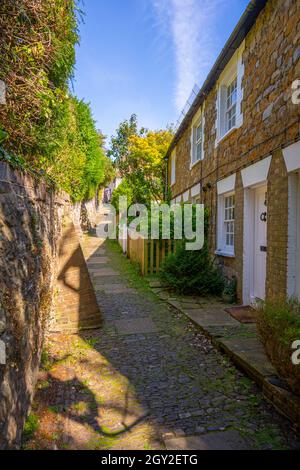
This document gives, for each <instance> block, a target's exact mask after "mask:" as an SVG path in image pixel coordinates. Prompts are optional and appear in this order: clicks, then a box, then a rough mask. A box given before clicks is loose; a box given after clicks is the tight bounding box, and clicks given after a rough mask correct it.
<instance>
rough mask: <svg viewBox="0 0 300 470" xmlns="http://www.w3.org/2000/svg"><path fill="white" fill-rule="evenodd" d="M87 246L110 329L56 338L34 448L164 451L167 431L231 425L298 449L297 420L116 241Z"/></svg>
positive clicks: (263, 443)
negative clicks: (146, 280) (143, 276)
mask: <svg viewBox="0 0 300 470" xmlns="http://www.w3.org/2000/svg"><path fill="white" fill-rule="evenodd" d="M83 248H84V251H85V255H86V258H87V260H88V266H89V269H90V272H91V276H92V279H93V283H94V286H95V290H96V293H97V298H98V301H99V304H100V308H101V312H102V314H103V317H104V324H103V328H102V329H101V330H97V331H91V332H85V333H82V334H80V335H75V336H71V337H66V336H62V335H54V336H52V337H51V338H50V340H49V345H48V349H49V358H46V360H45V361H44V369H46V370H44V371H42V372H41V379H40V382H39V388H38V392H37V395H36V399H35V404H34V411H33V413H34V414H35V415H36V416H37V417H38V421H39V429H38V431H37V432H36V433H35V436H34V437H31V438H30V437H28V438H27V440H26V441H25V444H24V446H25V447H26V448H61V449H63V448H67V449H105V448H106V449H163V448H164V445H163V439H162V436H164V437H165V438H168V437H172V436H182V435H187V436H189V435H201V434H203V433H207V432H215V431H224V430H227V429H235V430H238V431H239V432H240V434H241V435H242V436H243V437H244V438H245V439H246V442H247V443H248V446H249V448H258V449H281V448H300V446H299V441H298V440H297V437H296V435H295V434H294V432H293V431H292V429H291V425H290V424H289V422H288V421H286V420H285V419H284V418H282V417H281V416H279V415H278V414H277V412H276V411H275V410H274V409H273V408H272V407H271V406H270V405H269V404H268V403H267V402H265V401H264V399H263V397H262V395H261V393H260V391H259V390H258V389H257V387H256V386H255V385H254V384H253V383H252V382H251V381H250V380H249V379H248V378H246V377H245V376H244V375H243V374H242V373H240V372H239V371H238V370H237V369H236V368H235V367H234V366H233V365H232V364H231V363H230V362H229V361H228V360H227V358H226V357H225V356H223V355H222V354H220V353H219V352H217V351H215V350H214V349H213V347H212V346H211V344H210V342H209V341H208V340H207V339H206V338H205V337H204V336H203V335H202V334H201V333H199V331H198V330H197V329H196V327H195V326H194V325H193V324H192V323H190V322H189V321H188V319H187V318H186V317H184V316H182V315H181V314H179V313H178V312H177V311H176V310H175V309H172V308H171V307H170V308H168V307H167V306H166V304H164V303H162V302H161V301H159V300H158V299H157V298H156V297H155V296H154V295H153V294H152V293H151V292H150V291H148V289H147V288H146V287H145V285H144V284H143V282H142V281H141V280H139V278H138V276H137V275H136V274H135V271H134V269H133V268H132V267H131V265H129V262H128V261H127V260H126V259H125V258H124V257H123V256H122V255H121V254H120V253H119V251H118V249H117V248H116V245H115V244H113V243H112V242H109V243H106V244H105V245H103V246H101V245H100V241H99V240H98V239H97V238H94V237H87V238H86V239H85V241H84V244H83ZM104 273H105V275H104ZM113 286H115V289H114V287H113Z"/></svg>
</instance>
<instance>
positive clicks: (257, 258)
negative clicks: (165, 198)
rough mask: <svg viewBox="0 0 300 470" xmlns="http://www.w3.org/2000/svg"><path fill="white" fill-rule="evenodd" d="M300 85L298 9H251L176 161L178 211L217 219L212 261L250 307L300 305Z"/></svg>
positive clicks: (281, 4)
mask: <svg viewBox="0 0 300 470" xmlns="http://www.w3.org/2000/svg"><path fill="white" fill-rule="evenodd" d="M297 80H300V2H299V0H253V1H251V2H250V4H249V6H248V7H247V9H246V11H245V12H244V14H243V16H242V17H241V19H240V21H239V23H238V24H237V26H236V28H235V29H234V31H233V33H232V34H231V36H230V38H229V40H228V41H227V43H226V45H225V47H224V48H223V50H222V52H221V54H220V55H219V57H218V59H217V61H216V63H215V65H214V66H213V68H212V70H211V72H210V73H209V75H208V77H207V79H206V81H205V83H204V84H203V86H202V88H201V90H200V91H199V93H198V95H197V97H196V98H195V100H194V102H193V104H192V106H191V107H190V109H189V111H188V112H187V114H186V115H185V117H184V119H183V121H182V122H181V124H180V126H179V128H178V130H177V132H176V135H175V137H174V139H173V141H172V143H171V146H170V148H169V150H168V154H167V161H168V187H169V189H170V191H171V195H172V196H171V198H172V202H175V201H176V202H184V201H193V202H201V203H204V204H205V206H206V207H208V208H209V209H210V227H209V241H210V247H211V251H212V254H213V255H214V256H216V258H217V260H218V262H219V263H220V264H222V265H223V266H224V269H225V272H226V273H227V275H228V276H231V275H235V276H236V277H237V279H238V297H239V301H240V302H243V303H244V304H249V303H251V302H253V301H254V300H255V299H257V298H258V299H265V298H274V297H286V296H292V295H297V296H298V297H299V298H300V104H299V103H300V100H299V96H300V92H299V90H298V93H297V86H298V83H300V82H297ZM298 88H299V87H298ZM297 98H298V99H297Z"/></svg>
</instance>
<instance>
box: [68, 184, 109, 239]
mask: <svg viewBox="0 0 300 470" xmlns="http://www.w3.org/2000/svg"><path fill="white" fill-rule="evenodd" d="M102 206H103V204H102V192H100V193H99V195H98V196H97V197H95V198H93V199H91V200H90V201H86V202H77V203H75V204H74V205H73V210H72V214H73V215H72V218H73V222H74V225H75V228H76V230H77V232H78V233H82V232H87V231H88V230H90V229H92V228H95V227H96V225H97V223H98V221H99V214H100V212H101V209H102Z"/></svg>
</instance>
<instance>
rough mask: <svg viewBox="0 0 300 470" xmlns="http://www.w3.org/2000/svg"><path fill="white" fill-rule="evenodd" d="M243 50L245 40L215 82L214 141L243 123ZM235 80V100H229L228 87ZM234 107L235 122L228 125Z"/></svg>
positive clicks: (217, 141)
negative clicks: (215, 113) (215, 112)
mask: <svg viewBox="0 0 300 470" xmlns="http://www.w3.org/2000/svg"><path fill="white" fill-rule="evenodd" d="M244 50H245V41H243V43H242V45H241V46H240V47H239V49H238V50H237V51H236V52H235V54H234V55H233V57H232V58H231V60H230V61H229V63H228V64H227V66H226V67H225V69H224V70H223V72H222V73H221V75H220V77H219V79H218V82H217V100H216V109H217V116H216V142H215V146H216V147H217V146H218V144H219V142H220V141H221V140H222V139H224V138H225V137H226V136H227V135H229V134H230V133H231V132H233V131H234V130H235V129H238V128H239V127H241V126H242V124H243V113H242V100H243V87H242V81H243V77H244V64H243V52H244ZM235 81H236V91H235V93H234V95H233V96H234V97H235V101H233V102H231V100H230V99H229V98H230V97H232V93H230V88H231V87H232V84H233V83H235ZM229 93H230V94H229ZM233 109H235V123H234V124H233V125H230V126H229V121H228V115H229V113H230V111H232V110H233Z"/></svg>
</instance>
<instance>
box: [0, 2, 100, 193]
mask: <svg viewBox="0 0 300 470" xmlns="http://www.w3.org/2000/svg"><path fill="white" fill-rule="evenodd" d="M81 15H82V12H81V11H80V9H79V7H78V4H77V1H76V0H1V3H0V31H1V36H0V57H1V68H0V80H2V81H3V82H4V83H5V85H6V104H5V105H0V131H1V134H0V136H1V135H2V143H1V146H2V147H3V151H2V158H3V155H4V154H6V155H8V154H10V155H12V154H13V155H18V158H19V159H20V161H24V162H26V164H27V165H28V166H30V167H31V168H33V169H35V170H36V171H37V172H41V171H42V172H43V173H44V174H45V175H46V176H47V177H49V178H50V179H51V180H53V181H54V182H55V183H56V185H57V186H58V187H59V188H61V189H63V190H65V191H67V192H68V193H69V194H70V195H71V196H72V198H73V200H82V199H87V198H91V197H92V196H93V195H94V194H95V192H96V190H97V188H98V187H99V184H101V182H102V181H103V180H104V177H105V168H106V166H107V165H106V156H105V153H104V150H103V146H102V145H101V143H102V141H101V136H99V135H98V132H97V130H96V127H95V123H94V121H93V118H92V114H91V110H90V107H89V105H88V104H86V103H84V102H83V101H79V100H78V99H77V98H76V97H74V96H72V95H71V94H70V92H69V84H70V80H71V79H72V77H73V72H74V65H75V46H76V44H77V43H78V42H79V32H78V22H79V18H80V16H81ZM4 133H5V134H4ZM3 136H5V138H3Z"/></svg>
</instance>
